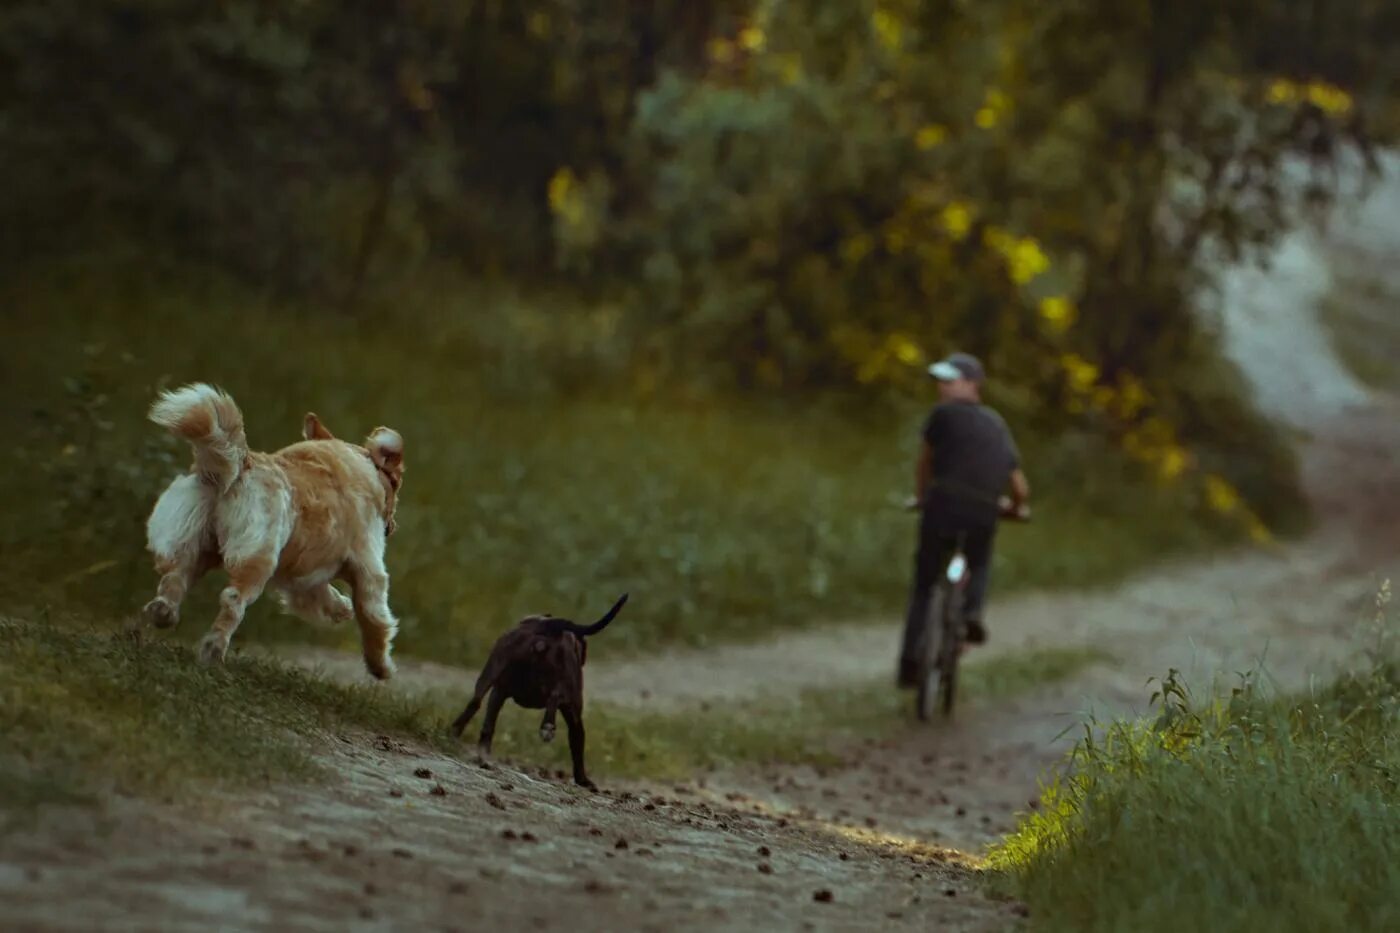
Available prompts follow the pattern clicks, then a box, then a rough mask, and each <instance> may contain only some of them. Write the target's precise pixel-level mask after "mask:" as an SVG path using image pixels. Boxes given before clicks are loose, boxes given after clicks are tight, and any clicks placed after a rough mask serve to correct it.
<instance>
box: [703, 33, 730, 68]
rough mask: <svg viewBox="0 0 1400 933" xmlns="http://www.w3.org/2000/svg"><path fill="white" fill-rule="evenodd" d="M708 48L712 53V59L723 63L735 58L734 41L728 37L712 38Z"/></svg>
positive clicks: (725, 63)
mask: <svg viewBox="0 0 1400 933" xmlns="http://www.w3.org/2000/svg"><path fill="white" fill-rule="evenodd" d="M706 50H707V51H708V52H709V53H710V59H711V60H712V61H715V62H717V63H719V64H721V65H727V64H729V63H730V62H732V61H733V60H734V43H733V42H730V41H729V40H728V39H711V40H710V41H709V42H708V43H707V44H706Z"/></svg>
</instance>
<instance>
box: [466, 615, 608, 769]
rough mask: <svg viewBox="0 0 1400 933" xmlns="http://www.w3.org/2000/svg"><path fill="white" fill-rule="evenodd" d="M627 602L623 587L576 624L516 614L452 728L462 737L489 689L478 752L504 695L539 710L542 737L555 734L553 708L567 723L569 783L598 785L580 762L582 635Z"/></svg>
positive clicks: (486, 745) (486, 746)
mask: <svg viewBox="0 0 1400 933" xmlns="http://www.w3.org/2000/svg"><path fill="white" fill-rule="evenodd" d="M626 602H627V594H625V593H624V594H623V596H622V598H621V599H619V600H618V601H617V602H616V603H615V604H614V605H613V607H612V608H611V609H609V610H608V612H607V615H605V616H603V617H602V618H601V619H599V620H598V621H597V622H594V623H593V624H592V625H588V626H583V625H575V624H574V623H573V622H570V621H569V620H568V619H558V618H555V617H554V616H551V615H537V616H526V617H525V618H524V619H521V620H520V622H519V623H518V624H517V625H516V626H515V628H513V629H511V630H510V631H508V632H506V633H505V634H504V635H502V636H501V637H500V638H499V639H497V641H496V644H495V646H494V647H492V649H491V654H490V656H489V657H488V658H487V659H486V666H485V667H484V668H483V669H482V671H481V675H480V676H479V677H477V679H476V691H475V692H474V693H473V694H472V698H471V702H469V703H468V704H467V708H466V709H464V710H462V715H460V716H458V717H457V720H456V722H454V723H452V734H453V735H455V736H457V737H459V738H460V737H461V735H462V730H463V729H465V728H466V727H467V723H468V722H470V721H471V718H472V717H473V716H475V715H476V711H477V710H479V709H480V708H481V701H482V699H484V698H485V697H486V693H487V691H488V690H489V691H490V692H491V698H490V700H489V701H488V702H487V704H486V718H485V720H483V721H482V724H481V739H480V741H479V743H478V745H477V748H478V749H479V751H480V753H481V754H482V755H483V756H485V755H489V754H490V753H491V738H492V736H493V735H494V734H495V732H496V717H497V716H498V715H499V714H500V712H501V707H502V706H504V705H505V702H506V700H514V701H515V702H516V705H518V706H522V707H524V708H525V709H543V710H544V720H543V721H542V722H541V723H540V738H541V739H543V740H544V741H546V742H548V741H550V740H552V739H553V738H554V714H555V711H556V710H557V711H558V712H560V713H562V714H563V715H564V724H565V725H566V726H567V727H568V729H569V756H570V757H571V758H572V759H573V764H574V783H575V784H578V785H580V786H582V787H587V788H589V789H590V790H596V789H597V786H596V785H595V784H594V783H593V782H592V781H591V780H589V779H588V774H587V772H586V771H585V770H584V766H583V665H584V662H585V661H586V660H587V659H588V643H587V642H586V641H585V640H584V639H586V638H589V637H591V636H593V635H596V634H598V633H599V632H601V631H602V630H603V629H604V628H606V627H607V624H608V623H609V622H611V621H612V620H613V618H614V617H615V616H616V615H617V614H618V612H620V611H621V610H622V606H623V604H624V603H626Z"/></svg>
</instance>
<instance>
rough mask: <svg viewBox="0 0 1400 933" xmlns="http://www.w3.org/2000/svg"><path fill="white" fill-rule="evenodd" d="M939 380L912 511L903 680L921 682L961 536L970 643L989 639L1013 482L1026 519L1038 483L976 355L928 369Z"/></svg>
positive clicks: (1016, 505) (1017, 506) (1015, 504)
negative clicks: (987, 614) (990, 400)
mask: <svg viewBox="0 0 1400 933" xmlns="http://www.w3.org/2000/svg"><path fill="white" fill-rule="evenodd" d="M928 372H929V375H930V376H932V377H933V378H934V379H936V380H938V395H939V403H938V404H937V405H936V406H934V408H933V411H932V412H930V413H929V416H928V419H927V420H926V421H925V422H924V427H923V443H922V444H921V445H920V450H919V461H918V466H917V468H916V470H915V479H914V497H913V498H912V499H910V500H909V502H908V505H909V507H910V508H911V509H913V508H920V509H922V511H923V514H922V516H921V518H920V521H919V549H918V554H917V555H916V557H915V559H914V587H913V591H912V592H911V593H910V597H909V613H908V615H907V617H906V618H905V623H904V641H903V647H902V649H901V651H900V657H899V676H898V683H899V686H901V687H910V686H914V685H915V680H916V677H917V675H916V671H917V660H916V657H917V652H918V651H919V648H920V646H919V639H920V636H921V633H922V631H923V627H924V621H925V617H926V616H927V614H928V605H929V599H930V597H931V595H932V592H933V587H934V584H935V583H936V582H937V580H938V577H939V575H940V574H942V573H943V571H944V568H945V567H946V566H947V565H948V561H949V560H950V559H951V558H952V555H953V549H954V548H955V547H956V545H957V540H958V535H959V534H961V535H962V536H963V555H964V556H965V557H966V559H967V564H968V570H969V572H970V576H969V579H968V587H967V596H966V601H965V605H964V606H963V613H964V618H965V624H966V637H967V641H968V642H970V643H973V644H981V643H983V642H985V641H986V640H987V630H986V626H985V625H984V624H983V617H982V606H983V602H984V600H985V599H986V594H987V581H988V576H989V573H990V570H991V559H992V542H993V539H994V538H995V537H996V528H997V519H998V518H999V517H1000V516H1001V514H1002V510H1003V508H1004V502H1005V500H1004V493H1005V491H1006V489H1007V487H1008V485H1009V486H1010V490H1011V508H1012V509H1013V510H1014V511H1015V513H1016V514H1018V515H1020V516H1022V517H1024V516H1025V515H1026V514H1027V511H1026V510H1027V502H1028V500H1029V499H1030V485H1029V484H1028V483H1027V482H1026V476H1025V473H1023V472H1022V470H1021V462H1020V461H1021V456H1020V452H1019V451H1018V449H1017V447H1016V442H1015V440H1014V439H1013V438H1012V437H1011V430H1010V429H1009V428H1008V427H1007V426H1006V422H1005V421H1004V420H1002V417H1001V415H999V414H997V412H996V411H994V410H993V409H991V408H990V407H988V406H986V405H983V404H982V402H981V386H982V383H983V381H984V379H985V378H986V377H985V373H984V371H983V369H982V364H981V363H980V362H979V361H978V360H977V358H976V357H974V356H972V355H970V354H967V353H953V354H951V355H949V356H948V357H947V358H945V359H942V360H939V361H938V362H936V363H934V364H932V365H930V366H929V368H928Z"/></svg>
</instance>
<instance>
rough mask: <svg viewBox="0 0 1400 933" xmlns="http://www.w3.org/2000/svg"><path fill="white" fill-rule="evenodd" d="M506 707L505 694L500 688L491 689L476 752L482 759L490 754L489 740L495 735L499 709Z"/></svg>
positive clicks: (499, 713)
mask: <svg viewBox="0 0 1400 933" xmlns="http://www.w3.org/2000/svg"><path fill="white" fill-rule="evenodd" d="M505 705H506V692H505V691H504V690H502V689H501V688H500V687H492V688H491V697H490V699H488V700H487V701H486V718H485V719H483V720H482V721H481V738H480V739H479V740H477V743H476V750H477V753H478V754H479V755H481V757H482V758H485V757H487V756H488V755H490V754H491V739H492V738H493V737H494V736H495V735H496V717H497V716H499V715H501V707H502V706H505Z"/></svg>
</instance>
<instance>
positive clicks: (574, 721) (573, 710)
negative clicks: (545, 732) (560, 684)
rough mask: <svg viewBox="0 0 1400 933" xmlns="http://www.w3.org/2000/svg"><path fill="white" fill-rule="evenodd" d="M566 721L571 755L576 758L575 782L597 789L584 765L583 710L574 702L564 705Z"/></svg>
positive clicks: (563, 711) (581, 785)
mask: <svg viewBox="0 0 1400 933" xmlns="http://www.w3.org/2000/svg"><path fill="white" fill-rule="evenodd" d="M560 712H562V713H563V714H564V723H565V724H566V725H567V726H568V727H569V756H570V757H571V758H573V760H574V783H575V784H577V785H579V786H580V787H586V788H588V789H589V790H597V789H598V785H596V784H594V783H593V782H592V781H590V780H589V779H588V773H587V772H586V771H585V770H584V767H583V711H582V710H580V709H579V708H578V707H576V706H573V705H572V704H570V705H567V706H564V707H563V708H562V709H561V710H560Z"/></svg>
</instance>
